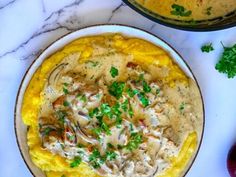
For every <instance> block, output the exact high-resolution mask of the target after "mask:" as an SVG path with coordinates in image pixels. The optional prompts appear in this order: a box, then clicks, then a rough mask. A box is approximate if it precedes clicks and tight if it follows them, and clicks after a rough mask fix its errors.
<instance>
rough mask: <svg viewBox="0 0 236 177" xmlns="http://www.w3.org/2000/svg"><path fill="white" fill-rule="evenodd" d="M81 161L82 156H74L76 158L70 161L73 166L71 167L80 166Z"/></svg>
mask: <svg viewBox="0 0 236 177" xmlns="http://www.w3.org/2000/svg"><path fill="white" fill-rule="evenodd" d="M81 162H82V159H81V157H79V156H76V157H75V158H74V160H73V161H72V162H71V163H70V167H71V168H75V167H78V166H79V164H80V163H81Z"/></svg>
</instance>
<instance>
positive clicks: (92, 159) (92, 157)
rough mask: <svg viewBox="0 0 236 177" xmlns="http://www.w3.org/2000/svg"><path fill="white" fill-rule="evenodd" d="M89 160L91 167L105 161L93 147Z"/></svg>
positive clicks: (96, 166)
mask: <svg viewBox="0 0 236 177" xmlns="http://www.w3.org/2000/svg"><path fill="white" fill-rule="evenodd" d="M89 162H90V164H91V165H92V167H93V168H95V169H96V168H99V167H100V166H101V165H102V164H103V163H104V162H105V159H104V158H103V157H102V156H101V154H100V152H99V151H98V150H97V149H94V150H93V152H92V154H91V155H90V156H89Z"/></svg>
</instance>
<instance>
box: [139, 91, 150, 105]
mask: <svg viewBox="0 0 236 177" xmlns="http://www.w3.org/2000/svg"><path fill="white" fill-rule="evenodd" d="M138 98H139V101H140V102H141V103H142V105H143V106H144V107H147V106H148V105H149V100H148V98H147V97H146V96H145V94H144V93H143V92H141V93H138Z"/></svg>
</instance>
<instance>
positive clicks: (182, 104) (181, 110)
mask: <svg viewBox="0 0 236 177" xmlns="http://www.w3.org/2000/svg"><path fill="white" fill-rule="evenodd" d="M184 108H185V103H184V102H182V103H181V104H180V106H179V111H180V112H182V113H183V111H184Z"/></svg>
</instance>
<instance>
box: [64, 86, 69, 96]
mask: <svg viewBox="0 0 236 177" xmlns="http://www.w3.org/2000/svg"><path fill="white" fill-rule="evenodd" d="M63 92H64V94H65V95H67V94H68V93H69V91H68V90H67V88H65V87H63Z"/></svg>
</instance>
